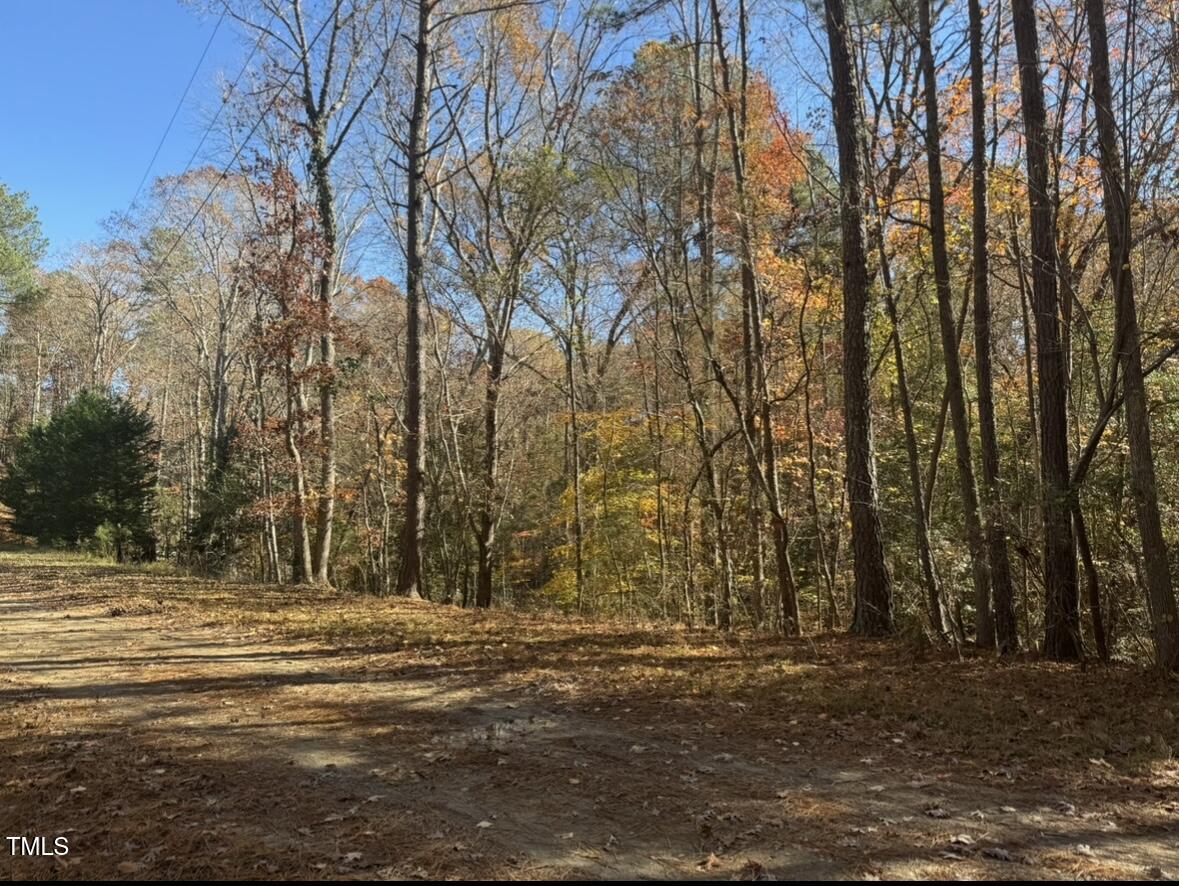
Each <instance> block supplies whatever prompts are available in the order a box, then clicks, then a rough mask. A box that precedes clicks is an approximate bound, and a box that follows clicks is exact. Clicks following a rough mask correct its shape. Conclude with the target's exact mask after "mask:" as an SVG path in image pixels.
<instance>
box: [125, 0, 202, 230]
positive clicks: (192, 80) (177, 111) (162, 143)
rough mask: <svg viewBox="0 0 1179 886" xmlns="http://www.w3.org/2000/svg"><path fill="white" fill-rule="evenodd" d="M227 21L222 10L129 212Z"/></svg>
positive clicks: (153, 155)
mask: <svg viewBox="0 0 1179 886" xmlns="http://www.w3.org/2000/svg"><path fill="white" fill-rule="evenodd" d="M224 21H225V10H222V12H221V17H220V18H219V19H217V24H216V25H215V26H214V27H213V33H212V34H210V35H209V42H208V43H206V44H205V49H204V51H203V52H201V57H200V58H199V59H197V63H196V67H195V68H193V69H192V74H191V75H190V76H189V78H188V83H187V84H186V85H185V87H184V92H183V93H181V95H180V100H179V101H178V102H176V108H175V109H174V110H173V111H172V116H171V118H170V119H169V120H168V125H167V126H166V127H164V134H163V135H161V136H160V141H159V144H157V145H156V150H155V153H153V154H152V155H151V160H150V161H148V164H147V169H145V170H143V177H142V178H141V179H139V185H138V186H137V187H136V188H135V195H134V196H133V197H132V198H131V202H130V203H128V204H127V212H130V211H131V208H132V207H133V206H134V205H135V201H136V200H138V199H139V193H140V191H142V190H143V185H144V182H146V181H147V177H148V176H149V175H150V174H151V170H152V167H153V166H155V165H156V160H157V159H158V158H159V156H160V150H161V149H162V148H163V147H164V142H165V141H167V139H168V134H169V133H171V131H172V124H174V123H175V122H176V117H177V116H178V115H179V114H180V109H181V108H182V107H184V100H185V99H186V98H188V92H189V90H190V89H192V84H193V82H194V81H195V80H196V75H197V73H198V72H199V71H200V69H201V65H203V64H204V63H205V56H207V55H208V54H209V47H211V46H212V45H213V41H214V40H215V39H216V38H217V32H218V31H220V30H221V23H222V22H224Z"/></svg>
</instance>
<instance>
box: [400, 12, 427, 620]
mask: <svg viewBox="0 0 1179 886" xmlns="http://www.w3.org/2000/svg"><path fill="white" fill-rule="evenodd" d="M434 2H435V0H418V3H417V13H418V15H417V29H416V32H415V36H414V38H413V50H414V66H413V99H412V103H411V105H410V114H409V140H408V143H407V145H406V148H405V165H406V170H405V173H406V174H405V197H406V199H405V203H406V228H405V311H406V323H405V482H404V491H405V518H404V523H403V524H402V538H401V567H400V570H399V571H398V573H397V593H398V594H401V595H403V596H407V597H420V596H423V595H424V586H423V583H422V582H423V576H422V542H423V540H424V538H425V535H426V488H425V478H426V427H425V416H424V413H423V410H422V368H423V365H424V363H423V355H422V319H423V315H424V304H423V303H424V301H425V292H424V289H425V285H424V283H425V281H424V274H423V267H422V253H423V252H424V251H425V235H424V231H423V223H424V211H423V206H424V199H425V191H426V160H427V152H428V149H429V146H428V145H427V140H428V138H429V133H430V119H429V99H430V91H431V86H432V80H433V69H432V68H431V66H430V55H431V49H430V43H431V41H430V37H431V29H432V24H431V20H430V16H431V14H432V12H433V10H434Z"/></svg>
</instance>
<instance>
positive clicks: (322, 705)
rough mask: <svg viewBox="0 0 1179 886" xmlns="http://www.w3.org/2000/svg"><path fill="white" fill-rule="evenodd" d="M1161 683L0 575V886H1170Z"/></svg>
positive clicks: (1172, 720) (1169, 701)
mask: <svg viewBox="0 0 1179 886" xmlns="http://www.w3.org/2000/svg"><path fill="white" fill-rule="evenodd" d="M1177 721H1179V683H1176V682H1175V681H1174V680H1173V679H1170V678H1165V677H1161V676H1159V675H1156V674H1149V673H1144V672H1142V671H1140V670H1136V669H1133V668H1129V667H1107V668H1100V667H1094V666H1089V667H1087V668H1083V669H1082V668H1078V667H1062V666H1055V665H1050V664H1045V663H1041V662H1037V661H1034V660H1032V659H1028V660H1020V661H1016V662H1013V663H1009V664H1000V663H998V662H995V661H993V660H990V659H988V658H984V657H969V656H968V657H966V658H959V657H957V656H954V655H951V654H949V653H938V652H935V651H932V650H914V649H910V648H906V647H904V646H902V645H899V644H896V643H860V642H855V641H852V640H850V639H848V638H844V637H824V638H819V639H815V640H807V641H798V642H784V641H782V640H778V639H774V638H765V637H750V636H736V637H722V636H720V635H718V634H716V633H714V632H711V631H706V630H699V631H688V630H684V629H672V628H668V627H667V626H658V625H637V624H632V623H618V622H612V623H601V622H599V623H590V622H582V621H576V620H573V621H571V620H568V619H562V618H558V617H555V616H541V615H532V614H525V613H518V612H492V613H477V612H471V611H462V610H458V609H454V608H450V607H443V606H436V605H431V604H428V603H421V602H410V601H402V600H393V601H387V600H374V599H360V598H352V597H344V596H339V595H335V594H332V593H329V592H324V591H316V590H309V589H303V588H300V589H292V588H274V587H262V586H256V585H244V584H237V585H235V584H226V583H215V582H207V581H199V580H195V579H191V578H185V577H178V576H169V575H165V574H156V573H136V572H129V571H125V570H121V569H117V568H115V567H110V566H102V565H96V564H93V563H86V562H71V561H69V560H65V559H61V558H56V559H55V558H53V557H51V556H47V555H35V554H21V555H15V556H14V555H4V556H0V748H2V752H0V767H2V768H0V837H5V836H21V835H24V836H47V837H50V838H53V837H56V836H65V837H66V838H67V839H68V841H69V846H70V851H69V854H68V855H67V856H63V857H57V858H48V857H47V858H26V857H18V856H13V855H12V854H10V852H9V845H8V842H7V841H4V842H3V843H0V879H3V878H9V877H11V878H21V877H25V878H95V877H98V878H111V877H114V878H119V877H124V878H128V879H135V878H138V879H172V878H210V879H220V878H246V877H248V878H295V877H298V878H325V879H328V878H331V879H341V878H343V879H347V878H390V879H397V878H418V877H420V878H477V877H479V878H504V879H535V878H540V879H554V878H574V879H580V878H597V879H610V878H618V879H633V878H675V879H691V878H698V879H723V880H728V879H765V878H771V877H772V878H794V879H833V878H869V879H876V878H977V877H987V878H1005V879H1030V878H1077V877H1084V878H1110V877H1140V878H1141V877H1146V878H1156V879H1160V878H1165V877H1168V876H1179V760H1177V759H1176V758H1175V756H1174V752H1175V751H1176V750H1179V722H1177Z"/></svg>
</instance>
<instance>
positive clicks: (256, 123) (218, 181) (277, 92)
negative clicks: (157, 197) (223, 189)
mask: <svg viewBox="0 0 1179 886" xmlns="http://www.w3.org/2000/svg"><path fill="white" fill-rule="evenodd" d="M272 18H273V17H272ZM330 21H331V17H330V16H329V17H328V18H325V19H324V21H323V24H322V25H320V26H319V30H318V31H316V32H315V36H314V37H312V38H311V42H310V43H309V44H307V48H306V49H305V50H303V51H304V52H306V53H310V52H311V50H312V49H314V48H315V44H316V43H318V42H319V38H320V37H321V36H323V32H324V31H325V30H327V26H328V23H329V22H330ZM259 43H261V37H259ZM297 70H298V67H297V66H295V67H292V68H291V70H290V71H289V72H288V73H287V76H286V79H285V80H283V81H282V83H281V84H279V86H278V88H277V89H275V91H274V97H273V98H272V99H271V100H270V102H269V103H268V104H267V105H266V107H265V108H263V109H262V113H261V114H259V115H258V119H257V120H255V121H254V125H253V126H251V127H250V131H249V132H247V133H246V137H245V138H244V139H242V141H241V144H239V145H238V148H237V150H236V151H234V152H233V156H232V157H230V158H229V162H228V163H226V164H225V168H224V169H222V170H221V174H220V175H218V176H217V178H216V180H215V181H214V182H213V186H212V187H211V188H209V193H208V194H206V195H205V199H204V200H202V201H201V205H200V206H198V207H197V209H196V212H194V213H193V214H192V218H190V219H189V220H188V222H187V223H186V224H185V225H184V227H183V228H181V229H180V233H179V234H177V235H176V239H174V240H173V241H172V245H171V246H170V247H169V248H168V251H167V252H166V253H164V257H163V258H162V259H160V261H159V266H160V267H163V266H164V265H165V264H167V262H168V259H169V258H171V257H172V253H173V252H174V251H175V250H176V247H177V246H179V245H180V241H181V240H183V239H184V235H185V234H187V233H188V229H189V228H191V227H192V225H193V223H194V222H195V221H196V220H197V218H198V217H199V216H200V214H201V213H202V212H204V209H205V207H206V206H208V205H209V201H210V200H212V199H213V194H215V193H216V192H217V188H218V187H220V185H221V183H222V182H223V181H225V179H226V178H227V177H228V175H229V170H230V169H231V168H232V167H233V164H235V163H236V162H237V160H238V158H239V157H240V156H241V153H242V151H243V150H245V147H246V145H248V144H249V143H250V139H252V138H253V137H254V133H255V132H257V131H258V127H259V126H261V125H262V121H263V120H265V119H266V115H267V114H269V113H270V111H271V110H272V109H273V108H274V106H275V105H276V104H277V103H278V99H279V97H280V96H281V95H282V93H283V90H284V89H286V87H287V85H288V84H289V83H290V82H291V79H292V78H293V77H294V76H295V73H296V71H297Z"/></svg>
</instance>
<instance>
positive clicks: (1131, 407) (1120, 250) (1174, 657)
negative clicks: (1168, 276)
mask: <svg viewBox="0 0 1179 886" xmlns="http://www.w3.org/2000/svg"><path fill="white" fill-rule="evenodd" d="M1085 9H1086V12H1087V13H1088V18H1089V45H1090V65H1091V69H1092V75H1093V76H1092V83H1091V88H1092V91H1093V107H1094V111H1095V116H1096V118H1097V145H1098V149H1099V153H1100V158H1101V185H1102V191H1103V193H1104V195H1105V233H1106V242H1107V243H1108V245H1109V268H1110V275H1111V277H1112V278H1113V289H1114V313H1115V315H1116V320H1115V323H1114V326H1115V332H1114V350H1115V352H1116V353H1117V357H1118V360H1119V362H1120V364H1121V368H1122V386H1123V387H1124V388H1125V392H1126V424H1127V433H1128V436H1129V442H1130V491H1131V495H1132V496H1133V498H1134V507H1135V511H1136V513H1137V515H1138V532H1139V534H1140V535H1141V538H1142V560H1143V563H1144V566H1145V571H1146V593H1147V604H1148V606H1147V608H1148V610H1149V612H1150V622H1151V628H1152V631H1153V634H1154V649H1155V656H1156V658H1157V659H1158V663H1159V666H1160V667H1162V668H1165V669H1167V670H1176V669H1179V610H1177V609H1176V605H1175V592H1174V589H1173V588H1172V586H1171V567H1170V560H1169V559H1168V556H1167V542H1166V540H1165V539H1164V538H1163V528H1162V521H1161V519H1160V517H1159V499H1158V487H1157V482H1156V479H1155V469H1154V451H1153V449H1152V448H1151V444H1150V410H1149V408H1148V406H1147V402H1146V385H1145V384H1144V382H1143V370H1142V343H1141V340H1140V337H1139V333H1138V311H1137V306H1136V304H1135V300H1134V273H1133V270H1132V266H1131V263H1130V260H1131V254H1130V251H1131V236H1130V195H1129V193H1128V190H1127V186H1126V184H1127V183H1126V182H1125V181H1123V179H1122V157H1121V151H1120V149H1119V147H1118V143H1119V141H1120V140H1121V139H1123V138H1127V137H1128V133H1124V132H1119V131H1118V125H1117V122H1116V120H1115V119H1114V112H1113V89H1112V87H1111V86H1110V76H1109V38H1108V36H1107V35H1106V24H1105V2H1104V0H1086V2H1085Z"/></svg>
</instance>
